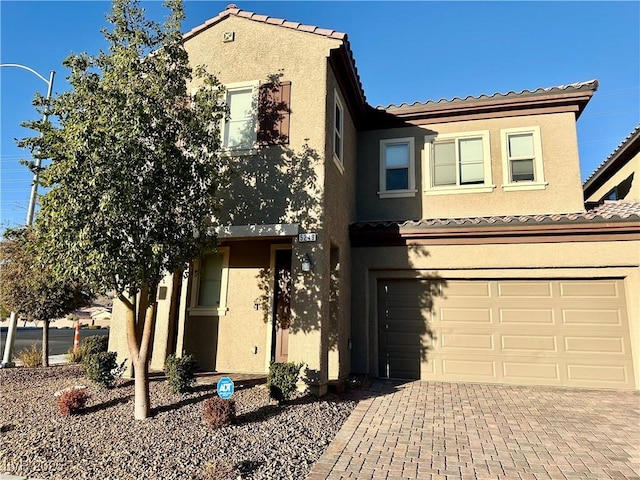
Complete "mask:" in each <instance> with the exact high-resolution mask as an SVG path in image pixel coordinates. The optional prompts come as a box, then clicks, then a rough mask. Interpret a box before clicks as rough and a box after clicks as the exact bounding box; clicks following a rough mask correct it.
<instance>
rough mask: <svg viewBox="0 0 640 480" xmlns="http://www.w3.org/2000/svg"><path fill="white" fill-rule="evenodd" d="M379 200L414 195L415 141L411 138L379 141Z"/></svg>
mask: <svg viewBox="0 0 640 480" xmlns="http://www.w3.org/2000/svg"><path fill="white" fill-rule="evenodd" d="M378 194H379V195H380V198H397V197H413V196H415V194H416V168H415V141H414V139H413V137H408V138H393V139H388V140H380V191H379V192H378Z"/></svg>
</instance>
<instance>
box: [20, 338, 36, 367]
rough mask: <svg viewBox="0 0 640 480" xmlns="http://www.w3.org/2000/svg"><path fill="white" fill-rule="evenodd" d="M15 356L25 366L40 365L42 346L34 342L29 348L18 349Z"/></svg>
mask: <svg viewBox="0 0 640 480" xmlns="http://www.w3.org/2000/svg"><path fill="white" fill-rule="evenodd" d="M16 358H17V359H18V360H20V362H22V364H23V365H24V366H25V367H28V368H34V367H37V366H39V365H42V348H40V347H39V346H38V345H37V344H35V343H34V344H33V345H31V346H30V347H29V348H25V349H23V350H20V351H19V352H18V354H17V355H16Z"/></svg>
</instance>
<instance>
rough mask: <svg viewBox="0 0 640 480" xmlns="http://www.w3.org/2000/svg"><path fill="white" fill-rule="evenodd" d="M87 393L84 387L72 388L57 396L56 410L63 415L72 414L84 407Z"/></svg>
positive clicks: (87, 397) (87, 398)
mask: <svg viewBox="0 0 640 480" xmlns="http://www.w3.org/2000/svg"><path fill="white" fill-rule="evenodd" d="M87 400H89V395H88V394H87V392H85V390H84V389H75V388H72V389H70V390H67V391H66V392H64V393H63V394H62V395H60V396H59V397H58V411H59V412H60V414H61V415H63V416H65V417H66V416H69V415H73V414H75V413H78V412H79V411H80V410H82V409H83V408H84V406H85V405H86V403H87Z"/></svg>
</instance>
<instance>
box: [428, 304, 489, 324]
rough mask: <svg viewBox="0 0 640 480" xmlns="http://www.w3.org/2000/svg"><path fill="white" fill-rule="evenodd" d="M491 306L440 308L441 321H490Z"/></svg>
mask: <svg viewBox="0 0 640 480" xmlns="http://www.w3.org/2000/svg"><path fill="white" fill-rule="evenodd" d="M491 313H492V312H491V308H447V307H443V308H441V309H440V321H441V322H443V323H468V322H472V323H491V322H492V317H493V316H492V314H491Z"/></svg>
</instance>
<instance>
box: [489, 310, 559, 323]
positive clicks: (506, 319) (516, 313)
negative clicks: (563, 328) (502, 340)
mask: <svg viewBox="0 0 640 480" xmlns="http://www.w3.org/2000/svg"><path fill="white" fill-rule="evenodd" d="M499 312H500V323H503V324H509V323H515V324H519V325H524V324H530V325H544V324H546V325H553V323H554V322H555V316H554V311H553V309H539V308H537V309H536V308H530V309H527V308H500V309H499Z"/></svg>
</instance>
